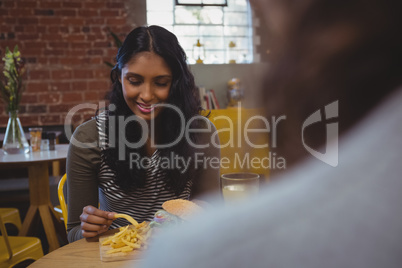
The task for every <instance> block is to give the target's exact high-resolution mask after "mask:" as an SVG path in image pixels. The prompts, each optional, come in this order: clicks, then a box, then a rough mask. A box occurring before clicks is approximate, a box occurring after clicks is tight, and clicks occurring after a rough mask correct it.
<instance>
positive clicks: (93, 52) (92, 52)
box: [87, 49, 104, 56]
mask: <svg viewBox="0 0 402 268" xmlns="http://www.w3.org/2000/svg"><path fill="white" fill-rule="evenodd" d="M87 53H88V55H91V56H92V55H100V56H103V53H104V51H103V50H102V49H89V50H88V51H87Z"/></svg>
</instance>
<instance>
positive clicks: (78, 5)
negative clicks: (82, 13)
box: [63, 1, 82, 8]
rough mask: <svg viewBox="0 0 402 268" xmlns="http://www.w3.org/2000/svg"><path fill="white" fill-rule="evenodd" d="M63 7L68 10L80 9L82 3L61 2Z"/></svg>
mask: <svg viewBox="0 0 402 268" xmlns="http://www.w3.org/2000/svg"><path fill="white" fill-rule="evenodd" d="M63 7H68V8H81V7H82V3H80V2H69V1H64V2H63Z"/></svg>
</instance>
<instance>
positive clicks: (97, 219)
mask: <svg viewBox="0 0 402 268" xmlns="http://www.w3.org/2000/svg"><path fill="white" fill-rule="evenodd" d="M114 214H115V213H114V212H108V211H104V210H100V209H98V208H95V207H93V206H86V207H84V209H83V211H82V214H81V216H80V220H81V231H82V235H83V236H84V237H94V236H96V235H98V234H100V233H103V232H105V231H107V230H108V229H109V226H110V224H112V222H113V219H114Z"/></svg>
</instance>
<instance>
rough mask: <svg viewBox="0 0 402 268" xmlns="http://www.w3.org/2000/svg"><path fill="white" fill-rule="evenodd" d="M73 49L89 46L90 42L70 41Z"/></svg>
mask: <svg viewBox="0 0 402 268" xmlns="http://www.w3.org/2000/svg"><path fill="white" fill-rule="evenodd" d="M70 44H71V48H72V49H77V48H87V47H88V46H89V45H90V44H88V42H74V43H70Z"/></svg>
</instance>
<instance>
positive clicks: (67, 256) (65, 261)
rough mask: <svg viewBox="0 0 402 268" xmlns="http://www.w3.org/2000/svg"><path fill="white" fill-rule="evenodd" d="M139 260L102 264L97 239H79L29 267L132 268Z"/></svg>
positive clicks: (137, 264)
mask: <svg viewBox="0 0 402 268" xmlns="http://www.w3.org/2000/svg"><path fill="white" fill-rule="evenodd" d="M113 232H115V230H110V231H107V232H106V233H104V234H102V236H103V235H111V234H112V233H113ZM140 261H141V260H138V259H137V260H121V261H113V262H103V261H101V259H100V250H99V239H98V238H91V239H85V238H84V239H81V240H77V241H75V242H73V243H71V244H68V245H66V246H63V247H61V248H58V249H57V250H55V251H53V252H51V253H49V254H47V255H45V256H44V257H42V258H40V259H39V260H37V261H35V262H34V263H33V264H31V265H30V266H29V267H33V268H35V267H57V268H63V267H68V268H70V267H80V268H81V267H83V268H85V267H132V268H135V267H137V266H139V262H140Z"/></svg>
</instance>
